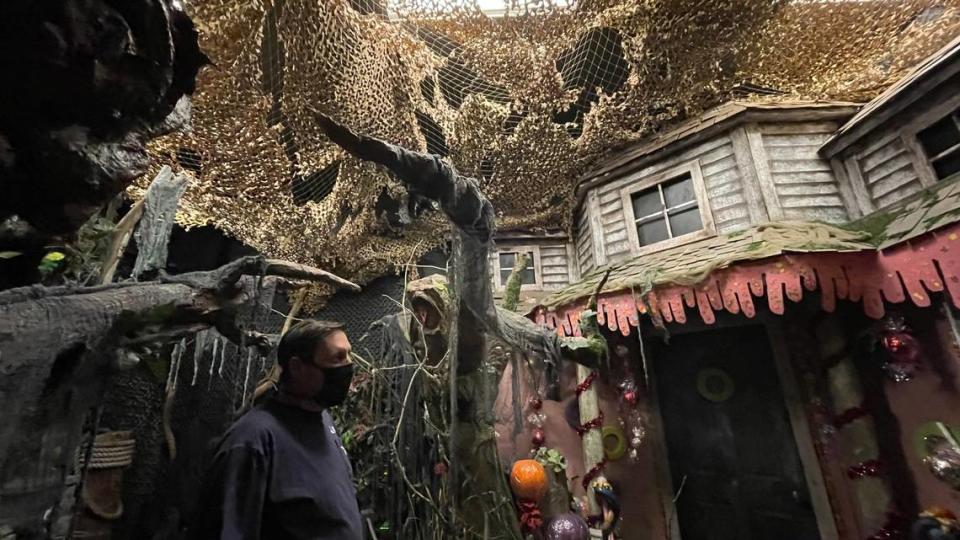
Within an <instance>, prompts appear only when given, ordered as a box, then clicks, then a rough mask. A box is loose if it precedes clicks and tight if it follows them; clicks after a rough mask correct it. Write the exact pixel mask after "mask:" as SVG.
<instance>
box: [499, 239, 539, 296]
mask: <svg viewBox="0 0 960 540" xmlns="http://www.w3.org/2000/svg"><path fill="white" fill-rule="evenodd" d="M523 252H529V253H533V279H534V282H533V283H527V284H524V285H521V286H520V290H521V291H539V290H543V275H542V274H541V272H540V246H537V245H530V244H518V245H508V246H503V247H501V246H497V249H496V251H495V252H494V253H493V265H492V266H493V285H494V288H495V289H496V290H497V291H502V290H503V289H504V288H505V287H506V285H507V284H506V283H503V282H502V280H501V279H500V254H501V253H517V254H519V253H523Z"/></svg>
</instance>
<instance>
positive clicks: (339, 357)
mask: <svg viewBox="0 0 960 540" xmlns="http://www.w3.org/2000/svg"><path fill="white" fill-rule="evenodd" d="M350 351H351V347H350V340H349V339H347V334H345V333H344V332H343V331H342V330H334V331H333V332H331V333H330V334H329V335H327V337H326V338H325V339H324V340H323V341H321V342H320V343H319V344H318V345H317V348H316V350H315V351H314V353H313V358H311V359H309V360H308V359H302V358H297V359H296V360H295V362H297V364H298V366H297V368H298V369H296V371H295V372H294V373H293V375H294V377H295V384H296V386H297V387H298V392H297V393H298V394H300V395H314V394H316V393H317V392H319V391H320V390H321V389H322V388H323V383H324V373H323V370H324V369H327V368H336V367H340V366H345V365H348V364H351V363H352V362H351V360H350Z"/></svg>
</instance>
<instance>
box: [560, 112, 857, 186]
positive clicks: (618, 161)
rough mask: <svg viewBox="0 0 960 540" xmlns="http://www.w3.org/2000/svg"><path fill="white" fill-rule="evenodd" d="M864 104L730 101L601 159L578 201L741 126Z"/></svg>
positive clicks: (820, 115) (831, 115) (842, 115)
mask: <svg viewBox="0 0 960 540" xmlns="http://www.w3.org/2000/svg"><path fill="white" fill-rule="evenodd" d="M860 105H861V104H858V103H850V102H846V101H783V100H782V99H781V100H779V101H766V102H764V101H728V102H726V103H724V104H722V105H718V106H717V107H714V108H712V109H709V110H708V111H706V112H705V113H703V114H701V115H699V116H697V117H695V118H691V119H688V120H685V121H683V122H681V123H679V124H677V125H676V126H674V127H672V128H669V129H666V130H663V131H661V132H659V133H657V134H655V135H652V136H651V137H648V138H646V139H644V140H643V141H641V142H639V143H637V144H636V145H634V146H632V147H629V148H626V149H624V150H622V151H620V152H617V153H615V154H613V155H611V156H610V157H608V158H606V159H602V160H600V161H599V162H598V163H597V164H596V166H595V167H594V168H593V169H592V170H590V172H588V173H587V174H585V175H583V176H582V177H581V178H580V180H579V182H578V186H577V197H578V199H580V198H582V197H583V194H584V192H585V191H586V190H587V189H588V188H590V187H592V186H595V185H597V184H602V183H604V182H607V181H610V180H613V179H615V178H617V177H618V176H621V175H623V174H626V173H628V172H630V171H633V170H636V169H639V168H642V167H643V166H645V165H646V164H648V163H649V162H651V161H653V160H655V159H662V158H664V157H666V156H667V155H669V154H672V153H675V152H679V151H681V150H683V149H686V148H688V147H690V146H692V145H694V144H697V143H699V142H702V141H703V140H705V139H708V138H710V137H713V136H715V135H717V134H718V133H721V132H723V131H726V130H729V129H731V128H733V127H735V126H737V125H739V124H743V123H746V122H754V121H786V122H789V121H809V120H811V119H817V120H824V119H840V120H842V119H846V118H849V117H850V116H851V115H853V114H854V113H856V111H857V110H858V108H859V107H860Z"/></svg>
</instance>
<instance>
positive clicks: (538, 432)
mask: <svg viewBox="0 0 960 540" xmlns="http://www.w3.org/2000/svg"><path fill="white" fill-rule="evenodd" d="M546 441H547V435H546V433H544V431H543V428H542V427H539V426H538V427H535V428H533V434H532V436H531V437H530V442H532V443H533V446H534V447H535V448H540V447H541V446H543V444H544V443H545V442H546Z"/></svg>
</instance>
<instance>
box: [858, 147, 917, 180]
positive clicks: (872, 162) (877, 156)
mask: <svg viewBox="0 0 960 540" xmlns="http://www.w3.org/2000/svg"><path fill="white" fill-rule="evenodd" d="M906 151H907V149H906V148H904V147H903V144H901V143H900V139H893V140H891V141H889V142H888V143H887V144H885V145H882V146H879V147H877V148H876V149H874V150H873V151H872V152H864V153H863V154H861V155H860V156H859V161H860V169H861V170H862V171H863V174H864V176H869V175H870V171H872V170H873V169H875V168H876V167H878V166H879V165H882V164H884V163H886V162H888V161H890V160H891V159H893V158H895V157H896V156H898V155H900V154H905V153H906Z"/></svg>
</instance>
